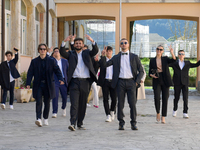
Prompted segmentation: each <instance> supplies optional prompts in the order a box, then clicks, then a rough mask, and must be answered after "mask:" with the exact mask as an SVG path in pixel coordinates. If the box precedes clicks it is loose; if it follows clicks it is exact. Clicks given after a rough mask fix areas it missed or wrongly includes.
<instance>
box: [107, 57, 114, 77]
mask: <svg viewBox="0 0 200 150" xmlns="http://www.w3.org/2000/svg"><path fill="white" fill-rule="evenodd" d="M109 60H110V59H109V58H108V57H106V61H109ZM112 77H113V65H111V66H109V67H107V68H106V79H109V80H111V79H112Z"/></svg>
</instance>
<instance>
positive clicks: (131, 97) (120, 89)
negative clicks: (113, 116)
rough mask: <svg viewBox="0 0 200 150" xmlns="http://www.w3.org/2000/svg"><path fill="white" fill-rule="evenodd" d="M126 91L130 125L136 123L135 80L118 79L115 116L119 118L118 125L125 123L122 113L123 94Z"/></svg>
mask: <svg viewBox="0 0 200 150" xmlns="http://www.w3.org/2000/svg"><path fill="white" fill-rule="evenodd" d="M126 93H127V98H128V104H129V107H130V118H131V121H130V123H131V125H136V123H137V122H136V116H137V111H136V101H137V100H136V82H135V81H134V80H133V79H119V80H118V83H117V96H118V114H117V118H118V120H119V125H120V126H122V125H124V124H125V121H124V119H123V117H124V113H123V109H124V103H125V94H126Z"/></svg>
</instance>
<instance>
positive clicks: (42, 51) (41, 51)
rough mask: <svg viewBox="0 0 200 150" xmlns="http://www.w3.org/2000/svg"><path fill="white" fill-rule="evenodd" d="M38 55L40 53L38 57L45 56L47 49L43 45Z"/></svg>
mask: <svg viewBox="0 0 200 150" xmlns="http://www.w3.org/2000/svg"><path fill="white" fill-rule="evenodd" d="M39 53H40V55H46V54H47V49H46V47H45V46H44V45H42V46H40V48H39Z"/></svg>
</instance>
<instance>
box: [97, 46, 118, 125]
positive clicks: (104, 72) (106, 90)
mask: <svg viewBox="0 0 200 150" xmlns="http://www.w3.org/2000/svg"><path fill="white" fill-rule="evenodd" d="M104 49H105V50H106V61H109V60H110V59H111V58H112V54H113V48H112V47H111V46H107V47H104ZM112 78H113V66H109V67H107V68H105V67H103V66H101V67H100V74H99V78H98V82H97V83H98V85H100V86H101V87H102V92H103V104H104V109H105V113H106V116H107V118H106V122H111V121H112V120H114V118H115V109H116V103H117V93H116V88H112V86H111V82H112ZM109 94H110V98H111V106H110V107H109V102H108V100H109Z"/></svg>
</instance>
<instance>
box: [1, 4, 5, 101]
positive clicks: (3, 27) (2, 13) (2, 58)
mask: <svg viewBox="0 0 200 150" xmlns="http://www.w3.org/2000/svg"><path fill="white" fill-rule="evenodd" d="M1 9H2V10H1V18H2V21H1V27H2V28H1V32H2V33H1V48H2V50H1V62H3V61H4V58H5V57H4V54H5V0H2V5H1ZM2 101H3V89H2V88H1V102H2Z"/></svg>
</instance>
